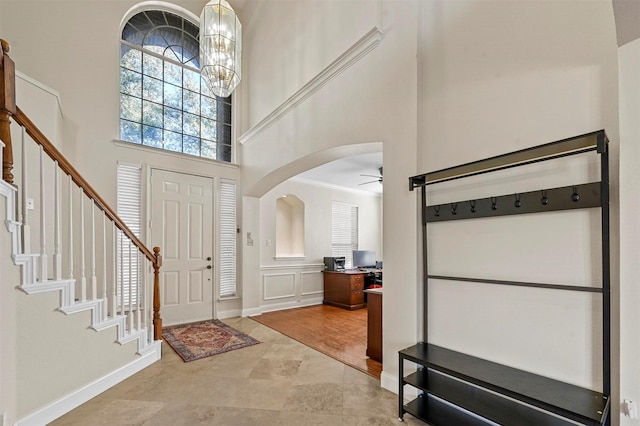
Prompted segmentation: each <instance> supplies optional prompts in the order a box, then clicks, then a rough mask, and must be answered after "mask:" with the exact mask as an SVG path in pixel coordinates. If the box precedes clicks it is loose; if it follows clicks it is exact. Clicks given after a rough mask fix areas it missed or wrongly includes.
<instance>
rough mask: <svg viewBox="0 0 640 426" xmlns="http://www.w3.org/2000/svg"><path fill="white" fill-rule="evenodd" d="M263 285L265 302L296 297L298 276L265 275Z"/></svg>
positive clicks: (284, 274) (293, 274)
mask: <svg viewBox="0 0 640 426" xmlns="http://www.w3.org/2000/svg"><path fill="white" fill-rule="evenodd" d="M262 283H263V295H264V296H263V299H264V300H273V299H285V298H288V297H295V296H296V274H295V273H294V272H285V273H279V274H263V275H262Z"/></svg>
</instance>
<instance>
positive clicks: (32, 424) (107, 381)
mask: <svg viewBox="0 0 640 426" xmlns="http://www.w3.org/2000/svg"><path fill="white" fill-rule="evenodd" d="M151 346H154V348H153V349H150V350H149V351H148V352H145V353H144V354H143V355H140V356H139V358H138V359H136V360H134V361H132V362H131V363H129V364H127V365H125V366H123V367H121V368H119V369H117V370H115V371H114V372H112V373H109V374H107V375H105V376H103V377H101V378H99V379H97V380H96V381H94V382H92V383H89V384H88V385H85V386H83V387H82V388H80V389H78V390H76V391H73V392H71V393H70V394H68V395H66V396H64V397H62V398H60V399H58V400H57V401H54V402H52V403H51V404H49V405H47V406H45V407H43V408H41V409H39V410H37V411H35V412H33V413H31V414H29V415H28V416H26V417H24V418H22V419H20V420H18V421H17V422H16V425H17V426H41V425H44V424H48V423H50V422H52V421H53V420H55V419H57V418H58V417H61V416H62V415H64V414H66V413H68V412H69V411H71V410H73V409H74V408H77V407H79V406H80V405H82V404H84V403H85V402H87V401H88V400H90V399H91V398H93V397H95V396H97V395H99V394H101V393H102V392H104V391H106V390H107V389H109V388H111V387H112V386H114V385H116V384H118V383H120V382H121V381H123V380H124V379H126V378H128V377H130V376H132V375H134V374H135V373H137V372H139V371H140V370H142V369H144V368H146V367H148V366H150V365H151V364H153V363H154V362H156V361H158V360H159V359H160V357H161V349H160V348H161V345H160V341H156V342H154V343H152V344H151Z"/></svg>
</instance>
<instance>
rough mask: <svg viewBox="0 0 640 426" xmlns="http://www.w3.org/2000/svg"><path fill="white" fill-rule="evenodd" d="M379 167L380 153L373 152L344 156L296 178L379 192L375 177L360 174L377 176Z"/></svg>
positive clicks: (380, 189)
mask: <svg viewBox="0 0 640 426" xmlns="http://www.w3.org/2000/svg"><path fill="white" fill-rule="evenodd" d="M380 167H382V153H381V152H375V153H370V154H360V155H354V156H350V157H344V158H341V159H339V160H335V161H332V162H330V163H327V164H324V165H322V166H319V167H316V168H314V169H311V170H308V171H306V172H304V173H301V174H299V175H298V176H296V178H297V179H301V180H306V181H314V182H318V183H321V184H325V185H330V186H336V187H342V188H347V189H351V190H359V191H366V192H372V193H376V194H381V193H382V184H380V183H379V182H378V181H377V178H376V177H369V176H361V175H371V176H379V175H380V172H379V171H378V169H379V168H380ZM365 182H370V183H365Z"/></svg>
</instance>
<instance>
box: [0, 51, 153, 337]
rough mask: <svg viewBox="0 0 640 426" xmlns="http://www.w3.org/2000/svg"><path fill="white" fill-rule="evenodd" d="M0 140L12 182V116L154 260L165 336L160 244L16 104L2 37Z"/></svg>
mask: <svg viewBox="0 0 640 426" xmlns="http://www.w3.org/2000/svg"><path fill="white" fill-rule="evenodd" d="M0 44H1V47H2V48H1V49H0V140H2V142H4V144H5V146H4V148H3V159H2V178H3V179H4V180H5V181H6V182H8V183H13V174H12V172H11V170H12V169H13V148H12V143H11V127H10V119H11V118H13V120H14V121H15V122H16V123H17V124H18V125H20V126H22V127H23V128H24V129H25V131H26V132H27V134H28V135H29V136H30V137H31V138H32V139H33V140H34V141H35V143H37V144H38V145H40V146H41V147H42V149H43V151H44V152H46V153H47V155H48V156H49V157H51V159H53V160H54V161H56V162H57V164H58V167H60V169H62V171H64V172H65V173H66V174H67V175H69V176H70V177H71V179H72V180H73V181H74V182H75V183H76V184H77V185H78V186H79V187H80V188H82V191H83V192H84V193H85V194H86V195H87V197H89V198H90V199H92V200H93V202H94V203H95V204H96V205H97V206H98V208H99V209H100V210H102V211H103V212H104V214H105V215H106V217H108V218H109V220H111V221H112V222H113V223H114V225H115V226H116V227H117V228H118V229H120V230H121V231H122V232H123V233H124V234H125V235H126V236H127V237H128V238H129V239H130V240H131V241H132V242H133V244H134V245H135V246H136V247H137V248H138V250H139V251H140V252H141V253H142V254H144V255H145V257H146V258H147V259H149V261H150V262H151V263H152V264H153V272H154V280H153V326H154V333H153V334H154V339H155V340H161V339H162V318H161V317H160V266H161V265H162V256H161V255H160V248H159V247H154V248H153V253H152V252H151V250H149V249H148V248H147V246H146V245H144V243H143V242H142V241H140V239H139V238H138V237H137V236H136V235H135V234H134V233H133V232H132V231H131V229H129V227H128V226H127V225H126V224H125V223H124V221H123V220H122V219H120V217H119V216H118V215H117V214H116V213H115V212H114V211H113V209H112V208H111V207H110V206H109V205H108V204H107V203H106V201H105V200H104V199H103V198H102V197H101V196H100V195H99V194H98V193H97V192H96V190H95V189H93V187H92V186H91V185H90V184H89V182H87V181H86V179H85V178H83V177H82V175H81V174H80V173H79V172H78V171H77V170H76V169H75V167H73V166H72V165H71V163H70V162H69V161H68V160H67V159H66V157H65V156H64V155H63V154H62V153H61V152H60V151H58V149H57V148H56V147H55V146H54V145H53V143H51V141H49V139H48V138H47V137H46V136H45V135H44V133H42V132H41V131H40V129H38V127H37V126H36V125H35V124H34V123H33V122H32V121H31V120H30V119H29V117H27V115H26V114H25V113H24V112H22V110H21V109H20V108H18V107H17V105H16V99H15V93H16V91H15V64H14V62H13V60H12V59H11V58H10V57H9V55H8V53H9V43H7V42H6V41H5V40H2V39H0Z"/></svg>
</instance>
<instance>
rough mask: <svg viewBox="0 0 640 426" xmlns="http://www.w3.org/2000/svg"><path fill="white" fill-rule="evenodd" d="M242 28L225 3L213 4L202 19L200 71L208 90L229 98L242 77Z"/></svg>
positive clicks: (203, 11) (212, 1) (214, 0)
mask: <svg viewBox="0 0 640 426" xmlns="http://www.w3.org/2000/svg"><path fill="white" fill-rule="evenodd" d="M241 53H242V25H241V24H240V20H239V19H238V16H237V15H236V13H235V12H234V10H233V9H232V8H231V6H229V3H227V2H226V1H225V0H211V1H210V2H209V3H207V4H206V5H205V6H204V9H203V10H202V14H201V15H200V71H201V73H202V76H203V77H204V79H205V81H206V82H207V84H208V86H209V89H210V90H211V91H212V92H213V94H215V95H216V96H220V97H223V98H226V97H227V96H229V95H230V94H231V92H233V89H235V88H236V86H237V85H238V83H240V75H241V68H242V67H241V65H242V64H241V62H242V61H241Z"/></svg>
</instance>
